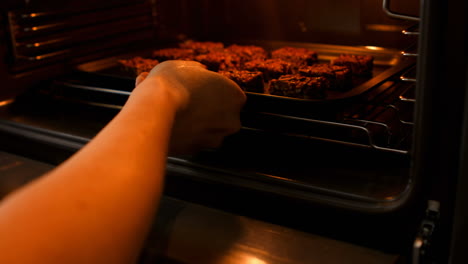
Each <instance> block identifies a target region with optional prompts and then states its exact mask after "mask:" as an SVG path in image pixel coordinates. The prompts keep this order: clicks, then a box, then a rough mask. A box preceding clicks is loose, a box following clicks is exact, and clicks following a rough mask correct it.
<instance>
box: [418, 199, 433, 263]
mask: <svg viewBox="0 0 468 264" xmlns="http://www.w3.org/2000/svg"><path fill="white" fill-rule="evenodd" d="M439 207H440V203H439V201H435V200H429V201H428V203H427V209H426V214H425V216H424V218H423V219H422V221H421V225H420V226H419V230H418V233H417V235H416V238H415V240H414V243H413V262H412V263H413V264H423V263H428V257H429V256H428V250H429V248H430V246H431V242H432V234H433V233H434V229H435V228H436V225H437V222H438V221H439V217H440V211H439Z"/></svg>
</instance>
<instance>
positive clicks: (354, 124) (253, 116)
mask: <svg viewBox="0 0 468 264" xmlns="http://www.w3.org/2000/svg"><path fill="white" fill-rule="evenodd" d="M395 79H396V80H389V81H387V82H386V83H384V84H382V85H381V86H379V87H377V88H376V89H374V90H375V91H372V92H370V93H369V94H368V95H366V96H367V98H365V99H364V101H363V102H361V103H360V104H352V106H350V107H349V109H345V110H344V111H343V110H342V109H331V111H329V110H330V109H326V110H325V109H324V110H323V112H328V111H329V112H330V113H329V114H328V113H326V115H325V116H316V117H313V116H307V115H304V113H285V112H281V111H279V112H272V111H261V110H258V109H255V110H254V111H251V110H250V109H248V108H247V109H244V111H243V113H242V114H241V118H242V124H243V126H244V129H254V130H265V131H270V132H274V133H279V134H282V135H286V136H290V137H300V138H302V139H304V138H308V139H311V140H318V141H324V142H333V143H336V144H343V145H348V146H352V147H363V148H372V149H375V150H380V151H385V152H396V153H401V154H407V153H408V151H409V144H402V142H406V141H408V140H409V139H408V137H409V135H411V130H412V120H409V119H408V117H406V118H405V117H403V114H402V113H404V111H401V110H400V108H405V107H406V108H408V107H409V108H412V107H413V106H412V104H411V103H408V102H407V100H409V99H406V97H405V96H407V94H408V93H409V92H408V91H409V90H411V88H408V87H407V86H408V85H406V86H405V85H401V83H403V84H406V83H404V82H401V81H399V79H398V76H397V78H395ZM131 85H132V84H131V83H130V82H129V83H128V86H129V87H130V86H131ZM47 89H48V90H47V91H42V93H48V94H49V95H52V97H53V98H55V99H58V100H66V101H70V102H74V103H77V104H82V105H83V104H87V105H94V106H98V107H104V108H108V109H114V110H116V111H118V110H120V109H121V108H122V105H123V104H124V103H125V102H126V100H127V98H128V96H129V95H130V93H131V91H126V90H117V89H109V88H104V87H99V86H96V85H95V83H93V81H92V80H91V82H90V83H80V82H77V81H76V80H74V79H67V78H65V79H63V80H59V79H58V80H55V81H54V82H53V84H52V85H51V86H50V87H49V88H47ZM341 111H343V112H341Z"/></svg>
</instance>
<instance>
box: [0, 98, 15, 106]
mask: <svg viewBox="0 0 468 264" xmlns="http://www.w3.org/2000/svg"><path fill="white" fill-rule="evenodd" d="M13 101H14V100H13V99H9V100H5V101H0V106H4V105H8V104H11V103H13Z"/></svg>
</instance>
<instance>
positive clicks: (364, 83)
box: [77, 41, 413, 104]
mask: <svg viewBox="0 0 468 264" xmlns="http://www.w3.org/2000/svg"><path fill="white" fill-rule="evenodd" d="M225 44H226V46H228V45H229V44H228V43H225ZM236 44H240V45H258V46H261V47H263V48H265V49H266V50H267V51H272V50H275V49H277V48H280V47H285V46H290V47H304V48H308V49H311V50H314V51H316V52H317V53H318V59H319V62H320V63H329V62H330V61H331V60H332V59H334V58H336V57H338V56H339V55H340V54H343V53H348V54H358V55H371V56H373V57H374V68H373V72H372V76H370V77H353V88H352V89H350V90H348V91H344V92H341V91H327V97H326V98H324V99H302V98H294V97H285V96H278V95H271V94H266V93H254V92H246V94H247V96H248V97H250V98H252V99H253V100H257V99H261V100H274V101H285V102H292V103H299V104H300V103H329V102H338V101H343V100H347V99H351V98H354V97H356V96H359V95H361V94H363V93H365V92H367V91H369V90H371V89H372V88H374V87H376V86H378V85H380V84H382V82H384V81H386V80H388V79H389V78H390V77H392V76H394V75H395V74H398V73H400V72H401V71H403V70H404V69H406V68H408V67H409V66H410V65H411V64H413V62H409V61H404V60H402V59H401V52H400V51H398V50H394V49H386V48H381V47H373V46H363V47H354V46H340V45H328V44H314V43H296V42H273V41H239V42H237V43H236ZM173 47H174V46H173ZM156 49H157V48H154V49H153V50H156ZM150 55H151V50H150V51H142V52H133V53H129V54H125V55H120V56H115V57H109V58H104V59H101V60H97V61H92V62H88V63H85V64H81V65H78V66H77V69H78V70H79V71H82V72H87V73H93V74H97V75H101V76H106V77H112V78H116V79H125V80H134V79H135V77H136V74H135V73H134V72H132V71H129V70H126V69H125V68H124V67H123V66H122V65H120V63H119V62H118V60H120V59H127V58H132V57H135V56H141V57H146V58H149V57H150ZM117 89H118V87H117ZM126 90H127V89H126Z"/></svg>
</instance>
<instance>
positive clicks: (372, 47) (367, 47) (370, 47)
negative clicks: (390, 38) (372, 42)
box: [366, 46, 383, 50]
mask: <svg viewBox="0 0 468 264" xmlns="http://www.w3.org/2000/svg"><path fill="white" fill-rule="evenodd" d="M366 49H370V50H383V48H381V47H376V46H366Z"/></svg>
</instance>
